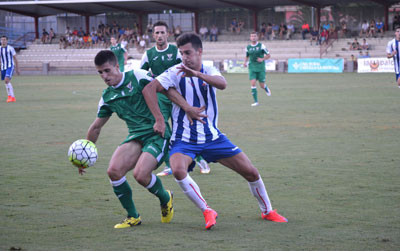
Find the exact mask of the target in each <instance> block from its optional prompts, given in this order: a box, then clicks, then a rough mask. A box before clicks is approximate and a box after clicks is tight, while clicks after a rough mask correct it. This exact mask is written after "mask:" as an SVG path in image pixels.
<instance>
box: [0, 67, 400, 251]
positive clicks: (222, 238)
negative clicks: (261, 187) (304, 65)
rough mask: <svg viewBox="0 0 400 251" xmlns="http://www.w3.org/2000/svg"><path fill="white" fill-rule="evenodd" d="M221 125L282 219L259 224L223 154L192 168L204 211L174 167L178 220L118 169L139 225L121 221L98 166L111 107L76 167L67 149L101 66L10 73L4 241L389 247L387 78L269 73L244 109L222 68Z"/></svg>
mask: <svg viewBox="0 0 400 251" xmlns="http://www.w3.org/2000/svg"><path fill="white" fill-rule="evenodd" d="M226 77H227V80H228V83H229V85H228V88H227V89H226V90H224V91H219V92H218V98H219V106H220V117H219V127H220V129H221V130H222V131H223V132H224V133H226V134H227V136H228V137H229V138H230V139H231V140H232V141H233V142H234V143H236V144H238V145H239V146H240V147H241V148H242V150H243V151H244V152H246V153H247V155H248V156H249V158H250V159H251V161H252V163H253V164H254V165H255V166H256V167H257V168H258V169H259V171H260V173H261V175H262V177H263V179H264V183H265V185H266V187H267V190H268V193H269V196H270V198H271V200H272V205H273V207H274V208H277V209H278V212H279V213H281V214H282V215H284V216H286V217H287V218H288V219H289V223H287V224H278V223H272V222H266V221H263V220H262V219H261V217H260V211H259V208H258V205H257V202H256V200H255V198H253V197H252V196H251V194H250V192H249V189H248V186H247V183H246V182H245V180H244V179H242V178H241V177H240V176H238V175H237V174H236V173H234V172H232V171H230V170H228V169H226V168H225V167H223V166H221V165H219V164H211V173H210V174H209V175H201V174H200V173H199V169H198V168H197V167H196V168H195V170H194V172H193V173H192V174H191V176H192V177H193V178H194V179H195V180H196V181H197V183H198V184H199V186H200V187H201V191H202V194H203V195H204V197H205V198H206V199H207V202H208V204H209V205H210V206H211V207H213V208H214V209H215V210H217V211H218V213H219V219H218V220H217V225H216V227H215V228H214V229H212V230H211V231H206V230H205V229H204V220H203V216H202V214H201V212H200V211H199V210H198V209H197V208H195V207H194V206H193V204H192V203H191V202H190V201H189V200H188V199H187V198H186V197H185V196H184V194H183V193H182V192H181V190H180V188H179V186H178V185H177V184H176V183H175V181H174V179H173V178H172V177H164V178H162V181H163V184H164V186H165V187H166V188H167V189H172V190H173V191H174V194H175V195H174V198H175V201H174V205H175V217H174V219H173V221H172V222H171V223H170V224H161V222H160V207H159V202H158V201H157V200H156V199H155V198H154V196H153V195H152V194H150V193H149V192H148V191H146V190H145V189H144V188H143V187H141V186H140V185H139V184H138V183H136V182H135V181H134V180H133V177H132V174H129V175H127V178H128V181H129V183H130V184H131V186H132V190H133V197H134V200H135V205H136V207H137V209H138V211H139V213H140V214H141V217H142V220H143V223H142V225H141V226H138V227H134V228H130V229H120V230H116V229H113V226H114V224H116V223H118V222H120V221H121V220H123V218H124V217H125V214H124V211H123V209H122V207H121V206H120V205H119V202H118V200H117V198H116V197H115V195H114V193H113V191H112V188H111V185H110V184H109V181H108V178H107V174H106V169H107V165H108V161H109V159H110V157H111V155H112V153H113V151H114V149H115V147H116V146H117V145H118V144H119V143H120V142H122V141H123V139H124V138H125V137H126V135H127V129H126V127H125V125H124V123H123V122H122V121H120V120H119V119H118V118H117V117H113V118H111V119H110V121H109V122H108V123H107V125H106V126H105V127H104V128H103V130H102V132H101V135H100V138H99V140H98V142H97V143H96V145H97V148H98V151H99V159H98V160H97V162H96V164H95V166H93V167H90V168H88V169H86V171H87V173H86V174H85V175H83V176H79V175H78V170H77V169H76V168H75V167H73V166H72V165H71V163H70V162H69V161H68V158H67V151H68V147H69V145H70V144H71V143H72V142H73V141H75V140H77V139H79V138H84V137H85V135H86V131H87V129H88V127H89V125H90V124H91V122H92V121H93V120H94V118H95V114H96V111H97V103H98V100H99V98H100V94H101V90H102V89H103V88H104V87H105V84H104V83H102V81H101V80H100V78H99V77H98V76H77V77H67V76H62V77H54V76H53V77H18V76H16V77H15V78H14V79H13V85H14V90H15V93H16V95H17V102H16V103H10V104H7V103H6V102H5V98H6V95H5V94H4V93H5V90H4V87H2V88H3V89H0V91H1V97H0V118H1V119H0V129H1V130H0V142H1V144H0V170H1V172H0V191H1V193H0V222H1V224H0V250H9V249H10V248H12V247H14V248H22V250H131V249H132V250H172V249H174V250H189V249H190V250H397V249H398V247H399V246H400V239H399V236H400V207H399V205H400V196H399V190H400V183H399V179H400V156H399V152H398V151H399V140H400V138H399V135H400V134H399V130H400V126H399V125H400V118H399V111H400V102H399V100H400V90H399V89H398V88H397V87H396V84H395V81H394V74H267V81H268V84H269V87H270V89H271V91H272V96H271V97H267V95H265V94H264V92H263V90H261V89H260V88H259V89H258V95H259V102H260V106H258V107H251V106H250V104H251V103H252V97H251V92H250V84H249V81H248V76H247V75H240V74H239V75H233V74H231V75H227V76H226Z"/></svg>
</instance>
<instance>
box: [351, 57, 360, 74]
mask: <svg viewBox="0 0 400 251" xmlns="http://www.w3.org/2000/svg"><path fill="white" fill-rule="evenodd" d="M351 61H352V62H353V70H354V71H357V68H358V63H357V58H356V57H355V56H354V55H353V54H351Z"/></svg>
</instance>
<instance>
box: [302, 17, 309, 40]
mask: <svg viewBox="0 0 400 251" xmlns="http://www.w3.org/2000/svg"><path fill="white" fill-rule="evenodd" d="M307 33H310V25H309V24H308V23H307V22H306V21H304V22H303V25H302V26H301V36H302V37H303V40H305V39H306V34H307Z"/></svg>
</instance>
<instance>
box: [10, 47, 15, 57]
mask: <svg viewBox="0 0 400 251" xmlns="http://www.w3.org/2000/svg"><path fill="white" fill-rule="evenodd" d="M10 51H11V54H12V55H13V56H15V54H17V53H16V52H15V49H14V47H12V46H10Z"/></svg>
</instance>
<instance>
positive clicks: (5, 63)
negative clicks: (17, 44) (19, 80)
mask: <svg viewBox="0 0 400 251" xmlns="http://www.w3.org/2000/svg"><path fill="white" fill-rule="evenodd" d="M0 48H1V51H0V56H1V70H2V71H3V70H7V69H8V68H11V67H14V58H13V56H15V54H16V53H15V50H14V47H12V46H10V45H7V46H6V47H0Z"/></svg>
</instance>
